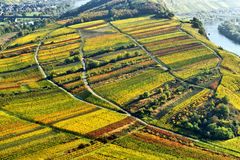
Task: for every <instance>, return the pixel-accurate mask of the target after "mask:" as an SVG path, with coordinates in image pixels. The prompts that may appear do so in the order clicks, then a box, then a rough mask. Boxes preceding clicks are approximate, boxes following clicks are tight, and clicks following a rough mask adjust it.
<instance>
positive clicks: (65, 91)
mask: <svg viewBox="0 0 240 160" xmlns="http://www.w3.org/2000/svg"><path fill="white" fill-rule="evenodd" d="M50 33H51V32H49V33H48V34H47V35H46V36H45V37H44V38H43V39H42V40H41V41H40V42H39V44H38V46H37V48H36V51H35V53H34V59H35V61H36V64H37V66H38V69H39V71H40V73H41V74H42V76H43V78H44V79H46V80H47V81H48V82H49V83H51V84H52V85H53V86H55V87H57V88H59V89H60V90H61V91H63V92H64V93H66V94H67V95H69V96H70V97H72V98H73V99H75V100H78V101H81V102H83V103H87V104H90V105H93V104H91V103H88V102H86V101H83V100H81V99H80V97H76V96H75V95H73V94H72V93H70V92H68V91H67V90H66V89H64V88H63V87H61V86H59V85H58V84H56V83H55V82H53V81H51V80H50V79H48V77H47V74H46V72H45V71H44V68H43V67H42V66H41V63H40V62H39V57H38V54H39V51H40V48H41V45H42V44H43V42H44V41H45V40H46V39H47V38H48V35H49V34H50ZM79 33H80V31H79ZM128 37H129V38H131V39H132V40H133V41H134V42H135V43H136V44H138V46H139V47H141V48H142V49H143V50H144V51H145V52H146V53H147V54H148V55H149V56H150V57H152V59H153V60H154V61H155V62H158V64H159V65H160V66H161V68H162V69H163V70H165V71H169V69H168V68H167V67H166V66H164V64H162V63H161V62H160V61H159V60H158V59H157V58H156V57H154V56H153V55H152V54H151V53H150V52H148V51H147V50H146V49H145V48H144V46H142V45H140V44H139V43H138V42H137V41H136V40H135V39H134V38H133V37H131V36H128ZM82 39H83V41H82V44H81V47H80V53H81V55H82V58H81V63H82V65H83V70H84V71H83V72H82V80H83V82H84V85H85V87H86V89H87V90H88V91H89V92H91V93H92V94H93V95H94V96H96V97H97V98H99V99H101V100H103V101H105V102H107V103H109V104H111V105H113V106H115V107H116V108H118V109H119V110H120V111H122V112H123V113H122V114H124V115H127V116H132V117H134V118H135V119H136V120H137V121H139V122H140V123H141V124H142V125H144V126H148V127H151V128H154V129H157V130H162V131H164V132H168V133H170V134H172V135H176V136H179V137H182V138H187V139H189V140H191V141H192V142H196V143H198V142H201V143H204V144H206V145H208V146H210V147H217V148H220V149H223V148H224V147H221V146H217V145H214V144H210V143H205V142H203V141H200V140H197V139H193V138H191V137H188V136H185V135H181V134H178V133H175V132H172V131H169V130H166V129H163V128H160V127H156V126H154V125H150V124H148V123H146V122H144V121H143V120H141V119H139V118H137V117H135V116H133V115H131V114H130V113H129V112H128V111H126V110H124V109H122V108H121V107H120V106H118V105H116V104H114V103H112V102H110V101H109V100H107V99H105V98H104V97H102V96H100V95H98V94H97V93H95V92H94V90H93V89H92V88H91V87H90V85H89V83H88V80H87V76H86V72H87V68H86V62H85V59H84V52H83V47H84V38H83V37H82ZM95 106H96V107H98V108H101V109H106V108H104V107H101V106H97V105H95ZM0 110H1V111H3V112H5V113H7V114H9V115H12V116H16V117H18V118H19V119H22V120H25V121H28V122H31V123H36V124H39V125H41V126H44V127H50V128H52V129H54V130H58V131H62V132H66V133H71V134H74V135H78V136H84V135H80V134H79V133H76V132H73V131H69V130H65V129H61V128H58V127H54V126H52V125H50V124H44V123H42V122H38V121H34V120H32V119H28V118H26V117H23V116H21V115H18V114H16V113H12V112H10V111H8V110H5V109H3V108H1V109H0ZM111 111H113V112H116V111H114V110H111ZM117 113H119V112H117ZM119 114H121V113H119ZM200 148H202V147H200ZM202 149H203V148H202ZM224 149H226V148H224ZM226 150H227V149H226ZM228 150H229V149H228ZM211 151H212V152H216V151H213V150H211ZM217 153H218V152H217Z"/></svg>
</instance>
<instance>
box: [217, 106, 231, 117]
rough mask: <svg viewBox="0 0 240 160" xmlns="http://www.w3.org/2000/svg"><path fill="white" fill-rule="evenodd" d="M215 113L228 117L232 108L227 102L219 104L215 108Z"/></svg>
mask: <svg viewBox="0 0 240 160" xmlns="http://www.w3.org/2000/svg"><path fill="white" fill-rule="evenodd" d="M215 114H216V115H217V116H218V118H224V119H226V118H228V116H229V114H230V109H229V107H228V106H227V105H225V104H219V105H218V106H217V107H216V109H215Z"/></svg>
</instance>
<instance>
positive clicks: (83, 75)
mask: <svg viewBox="0 0 240 160" xmlns="http://www.w3.org/2000/svg"><path fill="white" fill-rule="evenodd" d="M110 25H111V26H112V27H114V28H115V29H117V30H118V31H120V30H119V29H118V28H117V27H115V26H114V25H112V24H111V23H110ZM120 33H122V32H121V31H120ZM79 34H80V36H81V38H82V45H81V47H80V54H81V56H82V58H81V63H82V66H83V70H84V71H83V73H82V80H83V82H84V84H85V87H86V88H87V89H88V91H89V92H91V93H92V94H93V95H94V96H96V97H97V98H100V99H101V100H103V101H105V102H107V103H109V104H112V105H114V106H115V107H117V108H119V109H120V110H121V111H123V112H124V113H125V114H126V115H128V116H131V117H133V118H135V119H136V120H137V121H138V122H140V123H141V124H142V125H144V126H146V127H151V128H153V129H157V130H161V131H164V132H167V133H170V134H172V135H175V136H178V137H181V138H187V139H188V140H190V141H192V142H194V143H204V144H205V145H206V146H210V148H220V149H225V150H229V151H232V152H235V153H240V152H236V151H235V150H231V149H228V148H224V147H222V146H219V145H216V144H212V143H209V142H205V141H202V140H198V139H194V138H192V137H189V136H188V135H182V134H179V133H176V132H173V131H170V130H167V129H164V128H161V127H158V126H154V125H151V124H149V123H147V122H145V121H143V120H142V119H140V118H138V117H135V116H134V115H132V114H131V113H129V112H128V111H127V110H124V109H122V108H121V107H120V106H118V105H116V104H114V103H112V102H110V101H109V100H107V99H106V98H104V97H102V96H101V95H99V94H97V93H96V92H95V91H94V90H93V89H92V88H91V86H90V85H89V83H88V79H87V76H86V72H87V68H86V62H85V58H84V51H83V47H84V44H85V43H84V42H85V40H84V37H83V35H82V34H81V31H80V30H79ZM125 35H126V34H125ZM126 36H127V37H129V38H130V39H132V40H133V41H134V42H135V43H136V44H138V46H139V47H140V48H142V49H143V50H144V51H145V52H146V53H147V54H148V55H149V56H150V57H152V59H153V60H154V61H155V62H158V64H159V65H160V66H161V68H162V69H163V70H165V71H168V72H169V69H168V68H167V67H165V66H164V63H162V62H161V61H159V60H158V59H157V58H156V57H155V56H153V55H152V54H151V53H150V52H149V51H147V50H146V49H145V47H144V46H142V45H140V43H139V42H137V41H136V40H135V39H134V38H133V37H131V36H130V35H126ZM192 86H193V85H192ZM194 86H196V85H194ZM196 87H198V88H204V87H201V86H196ZM204 89H205V88H204ZM196 147H197V145H196ZM199 148H200V149H205V150H209V149H206V148H203V147H201V146H200V147H199ZM209 151H210V152H214V153H218V154H221V153H220V152H218V151H214V150H211V149H210V150H209ZM232 156H233V155H232Z"/></svg>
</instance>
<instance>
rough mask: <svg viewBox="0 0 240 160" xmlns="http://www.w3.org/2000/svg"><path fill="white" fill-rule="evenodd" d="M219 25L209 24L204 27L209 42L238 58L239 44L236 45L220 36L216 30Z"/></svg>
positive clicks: (239, 52) (239, 53)
mask: <svg viewBox="0 0 240 160" xmlns="http://www.w3.org/2000/svg"><path fill="white" fill-rule="evenodd" d="M219 23H220V22H219ZM219 23H214V24H210V23H209V24H205V25H204V28H205V30H206V32H207V35H208V38H209V40H211V41H212V42H213V43H215V44H216V45H218V46H221V47H222V48H223V49H225V50H227V51H229V52H232V53H234V54H236V55H238V56H240V44H237V43H235V42H233V41H232V40H230V39H228V38H227V37H225V36H224V35H222V34H221V33H220V32H219V30H218V25H219Z"/></svg>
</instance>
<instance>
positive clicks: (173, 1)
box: [164, 0, 240, 13]
mask: <svg viewBox="0 0 240 160" xmlns="http://www.w3.org/2000/svg"><path fill="white" fill-rule="evenodd" d="M164 2H165V3H166V5H167V7H168V8H169V9H170V10H172V11H173V12H175V13H189V12H196V11H210V10H216V9H227V8H235V7H240V0H191V1H189V0H181V1H179V0H164Z"/></svg>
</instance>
